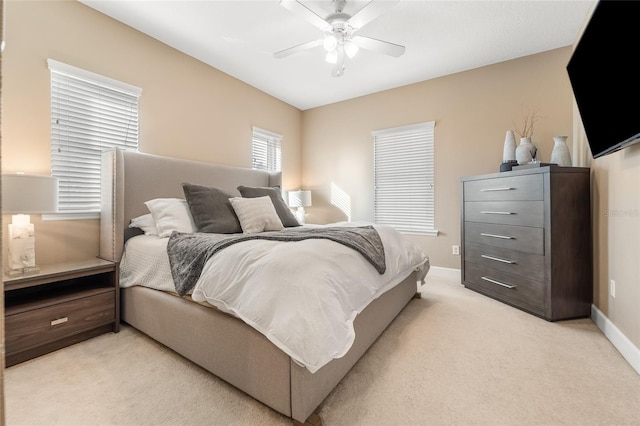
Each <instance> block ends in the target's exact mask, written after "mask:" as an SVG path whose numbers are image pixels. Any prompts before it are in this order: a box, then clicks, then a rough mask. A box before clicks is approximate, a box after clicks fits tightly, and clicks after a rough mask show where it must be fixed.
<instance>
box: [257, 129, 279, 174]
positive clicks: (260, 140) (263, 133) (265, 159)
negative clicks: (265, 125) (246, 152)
mask: <svg viewBox="0 0 640 426" xmlns="http://www.w3.org/2000/svg"><path fill="white" fill-rule="evenodd" d="M281 142H282V136H281V135H279V134H277V133H273V132H270V131H268V130H263V129H260V128H258V127H254V128H253V138H252V140H251V168H252V169H253V170H267V171H269V172H279V171H281V170H282V163H281V157H282V149H281V147H280V145H281Z"/></svg>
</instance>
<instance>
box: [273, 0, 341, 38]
mask: <svg viewBox="0 0 640 426" xmlns="http://www.w3.org/2000/svg"><path fill="white" fill-rule="evenodd" d="M280 5H281V6H282V7H284V8H285V9H287V10H289V11H291V12H293V13H295V14H296V15H298V16H300V17H301V18H303V19H305V20H307V21H308V22H310V23H311V24H313V25H314V26H316V27H318V28H320V29H321V30H322V31H330V30H331V24H330V23H328V22H327V21H325V20H324V19H322V18H321V17H320V16H318V15H316V13H315V12H314V11H312V10H311V9H309V8H308V7H307V6H305V5H303V4H302V3H300V2H299V1H298V0H280Z"/></svg>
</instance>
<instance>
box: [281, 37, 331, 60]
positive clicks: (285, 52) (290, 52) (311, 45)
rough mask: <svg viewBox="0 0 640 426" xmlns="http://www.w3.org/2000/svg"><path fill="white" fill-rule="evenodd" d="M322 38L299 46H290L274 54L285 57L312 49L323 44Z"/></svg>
mask: <svg viewBox="0 0 640 426" xmlns="http://www.w3.org/2000/svg"><path fill="white" fill-rule="evenodd" d="M322 41H323V40H322V39H318V40H313V41H308V42H306V43H302V44H299V45H297V46H293V47H290V48H288V49H284V50H281V51H279V52H276V53H274V54H273V56H275V57H276V58H284V57H286V56H289V55H293V54H294V53H298V52H302V51H303V50H307V49H311V48H314V47H316V46H320V45H321V44H322Z"/></svg>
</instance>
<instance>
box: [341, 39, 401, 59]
mask: <svg viewBox="0 0 640 426" xmlns="http://www.w3.org/2000/svg"><path fill="white" fill-rule="evenodd" d="M352 41H353V42H354V43H355V44H357V45H358V47H361V48H363V49H367V50H370V51H372V52H377V53H383V54H385V55H389V56H395V57H396V58H397V57H398V56H402V55H403V54H404V51H405V47H404V46H401V45H399V44H394V43H389V42H388V41H382V40H376V39H375V38H371V37H363V36H358V35H357V36H353V38H352Z"/></svg>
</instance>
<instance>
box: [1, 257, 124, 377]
mask: <svg viewBox="0 0 640 426" xmlns="http://www.w3.org/2000/svg"><path fill="white" fill-rule="evenodd" d="M118 271H119V268H118V264H117V263H114V262H110V261H107V260H102V259H98V258H96V259H89V260H85V261H78V262H72V263H64V264H58V265H49V266H41V267H40V272H39V273H36V274H28V275H23V276H16V277H8V276H6V275H4V276H3V282H4V298H5V312H4V315H5V319H4V320H5V336H4V337H5V353H6V366H7V367H9V366H12V365H15V364H18V363H20V362H23V361H26V360H29V359H32V358H35V357H38V356H40V355H44V354H46V353H49V352H53V351H55V350H58V349H61V348H63V347H65V346H69V345H73V344H74V343H78V342H81V341H83V340H86V339H89V338H91V337H95V336H98V335H100V334H103V333H107V332H111V331H113V332H116V333H117V332H118V331H119V329H120V287H119V282H118V281H119V280H118V278H119V276H118Z"/></svg>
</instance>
